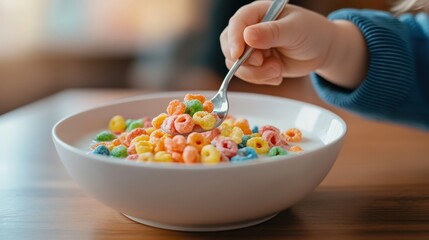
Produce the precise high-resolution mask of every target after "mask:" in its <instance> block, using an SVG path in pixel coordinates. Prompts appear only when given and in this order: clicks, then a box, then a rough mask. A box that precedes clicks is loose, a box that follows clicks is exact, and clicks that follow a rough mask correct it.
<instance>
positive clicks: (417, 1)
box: [392, 0, 429, 13]
mask: <svg viewBox="0 0 429 240" xmlns="http://www.w3.org/2000/svg"><path fill="white" fill-rule="evenodd" d="M420 10H426V11H427V10H429V0H399V1H397V3H396V4H395V6H394V7H393V8H392V11H393V12H396V13H404V12H408V11H420Z"/></svg>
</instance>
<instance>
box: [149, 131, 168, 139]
mask: <svg viewBox="0 0 429 240" xmlns="http://www.w3.org/2000/svg"><path fill="white" fill-rule="evenodd" d="M164 135H165V133H164V132H163V131H162V130H161V129H157V130H155V131H153V132H152V133H151V134H150V141H151V142H157V141H159V140H160V139H161V138H162V137H164Z"/></svg>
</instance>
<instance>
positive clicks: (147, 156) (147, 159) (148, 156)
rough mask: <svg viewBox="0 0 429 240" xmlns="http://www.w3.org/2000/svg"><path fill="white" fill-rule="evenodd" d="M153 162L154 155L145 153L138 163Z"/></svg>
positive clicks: (141, 155) (139, 157)
mask: <svg viewBox="0 0 429 240" xmlns="http://www.w3.org/2000/svg"><path fill="white" fill-rule="evenodd" d="M152 161H153V153H151V152H145V153H142V154H139V155H138V158H137V162H152Z"/></svg>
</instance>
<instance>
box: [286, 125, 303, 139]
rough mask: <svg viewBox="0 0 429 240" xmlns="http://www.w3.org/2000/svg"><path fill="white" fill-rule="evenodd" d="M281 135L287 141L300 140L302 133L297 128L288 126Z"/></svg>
mask: <svg viewBox="0 0 429 240" xmlns="http://www.w3.org/2000/svg"><path fill="white" fill-rule="evenodd" d="M283 136H284V137H285V140H286V141H288V142H300V141H301V140H302V133H301V131H300V130H299V129H298V128H289V129H288V130H286V132H284V134H283Z"/></svg>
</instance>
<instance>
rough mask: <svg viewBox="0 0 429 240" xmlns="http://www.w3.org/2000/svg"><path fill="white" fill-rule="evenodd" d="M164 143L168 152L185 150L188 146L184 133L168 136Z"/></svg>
mask: <svg viewBox="0 0 429 240" xmlns="http://www.w3.org/2000/svg"><path fill="white" fill-rule="evenodd" d="M164 145H165V149H166V150H167V152H170V153H171V152H183V149H185V147H186V138H185V137H184V136H183V135H176V136H174V137H173V138H166V139H165V140H164Z"/></svg>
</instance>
